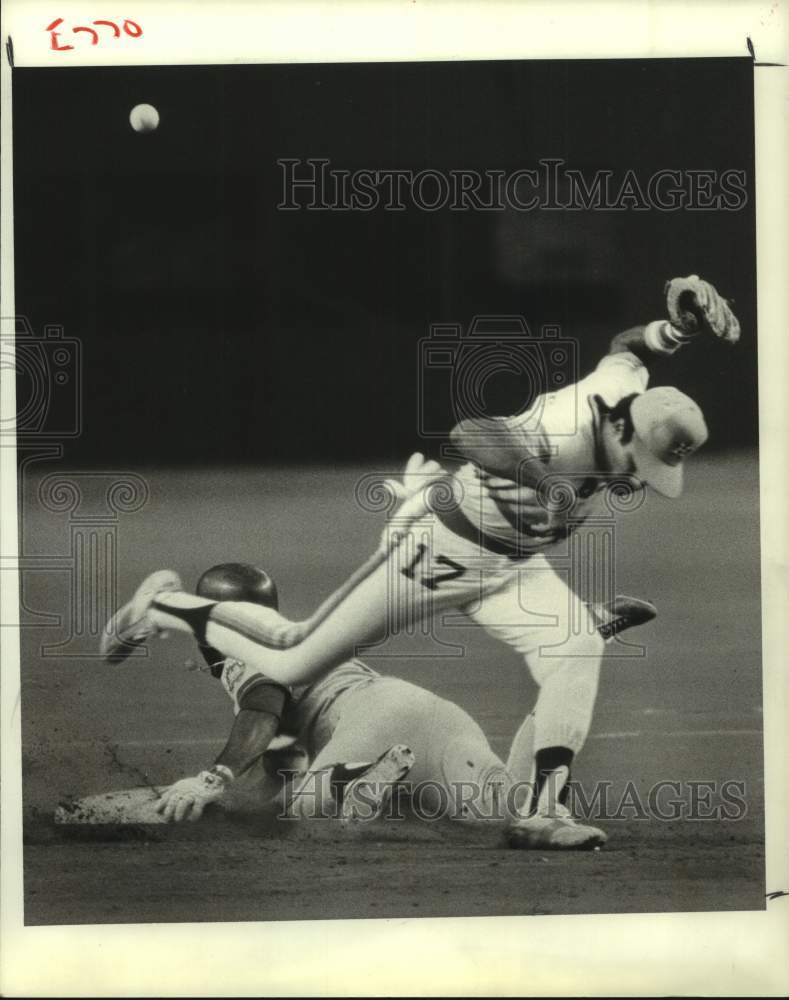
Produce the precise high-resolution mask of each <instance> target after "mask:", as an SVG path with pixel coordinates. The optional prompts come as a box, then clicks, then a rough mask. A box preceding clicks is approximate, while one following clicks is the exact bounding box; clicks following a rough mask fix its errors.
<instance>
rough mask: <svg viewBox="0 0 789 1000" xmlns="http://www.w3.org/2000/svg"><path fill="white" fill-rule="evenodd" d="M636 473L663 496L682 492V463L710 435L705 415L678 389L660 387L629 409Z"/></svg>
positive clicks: (652, 390)
mask: <svg viewBox="0 0 789 1000" xmlns="http://www.w3.org/2000/svg"><path fill="white" fill-rule="evenodd" d="M630 417H631V419H632V421H633V430H634V434H633V444H632V449H633V458H634V459H635V463H636V473H637V475H638V476H639V478H640V479H643V481H644V482H645V483H647V484H648V485H649V486H651V487H652V489H654V490H657V492H658V493H662V494H663V496H665V497H678V496H679V495H680V493H681V492H682V468H683V467H682V460H683V459H684V458H685V457H686V456H687V455H690V454H691V453H692V452H694V451H695V450H696V449H697V448H700V447H701V446H702V445H703V444H704V442H705V441H706V440H707V437H708V436H709V434H708V431H707V425H706V424H705V422H704V415H703V414H702V412H701V410H700V409H699V407H698V406H697V405H696V403H694V402H693V400H692V399H691V398H690V397H689V396H686V395H685V393H684V392H680V391H679V389H674V388H673V387H671V386H661V387H660V388H657V389H647V391H646V392H644V393H641V395H640V396H636V398H635V399H634V400H633V402H632V404H631V406H630Z"/></svg>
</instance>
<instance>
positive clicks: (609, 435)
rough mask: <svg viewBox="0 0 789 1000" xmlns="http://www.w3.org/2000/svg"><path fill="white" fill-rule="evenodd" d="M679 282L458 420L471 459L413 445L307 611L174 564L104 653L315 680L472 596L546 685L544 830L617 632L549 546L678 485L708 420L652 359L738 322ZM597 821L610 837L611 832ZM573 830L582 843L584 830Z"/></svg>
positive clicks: (457, 434) (118, 623)
mask: <svg viewBox="0 0 789 1000" xmlns="http://www.w3.org/2000/svg"><path fill="white" fill-rule="evenodd" d="M666 287H667V310H668V315H669V319H668V320H659V321H654V322H651V323H648V324H647V325H646V326H639V327H635V328H633V329H630V330H627V331H625V332H624V333H621V334H618V335H617V336H616V337H614V339H613V341H612V342H611V347H610V350H609V353H608V354H607V355H606V356H605V357H604V358H603V359H602V360H601V361H600V363H599V364H598V366H597V368H596V369H595V370H594V371H593V372H592V373H591V374H590V375H588V376H586V377H585V378H583V379H581V380H580V381H578V382H577V383H575V384H573V385H570V386H567V387H566V388H563V389H561V390H559V391H556V392H550V393H545V394H543V395H542V396H540V397H538V398H537V400H536V401H535V403H534V404H533V405H532V407H531V408H530V409H529V410H528V411H527V412H526V413H524V414H521V415H519V416H517V417H513V418H507V417H504V418H493V419H488V420H484V421H473V422H472V421H466V422H464V423H461V424H459V425H458V426H457V427H455V429H454V430H453V432H452V441H453V443H454V444H455V446H456V447H457V448H458V450H459V451H460V453H461V454H463V455H464V456H465V458H466V459H467V461H466V463H465V464H464V465H462V466H461V467H460V469H459V470H457V471H456V472H454V473H446V472H445V471H444V470H443V469H441V468H440V467H439V466H437V465H436V463H432V462H431V463H421V462H419V461H414V460H412V462H411V463H409V466H408V467H407V470H406V473H407V474H406V477H405V479H404V483H403V484H402V486H399V487H398V490H399V492H400V494H401V496H402V499H403V504H402V506H401V507H400V508H399V510H398V511H397V512H396V513H395V515H394V516H393V518H392V520H391V522H390V530H388V531H387V532H385V534H384V540H383V542H382V545H381V547H380V548H379V550H378V551H377V552H376V553H375V554H374V555H373V557H371V559H369V560H368V562H367V563H365V565H364V566H362V567H361V568H360V569H359V570H358V571H357V572H356V573H355V574H354V575H353V576H352V577H351V578H350V579H349V581H347V583H346V584H345V585H343V586H342V587H341V588H340V589H339V590H338V591H337V592H336V593H335V594H333V595H332V596H331V597H330V598H329V599H328V600H327V601H326V602H325V603H324V604H323V605H322V606H321V607H320V608H319V609H318V610H317V611H316V613H315V614H314V615H313V616H312V617H311V618H309V619H307V620H306V621H301V622H290V621H287V620H284V619H283V618H282V617H281V616H280V615H278V614H277V613H275V612H273V610H272V609H267V608H263V607H261V606H260V605H257V604H254V603H250V602H243V601H220V602H216V601H211V600H209V599H206V598H203V597H200V596H196V595H193V594H189V593H187V592H185V591H184V590H183V586H182V584H181V581H180V579H179V577H178V575H177V574H175V573H173V572H171V571H168V570H165V571H160V572H159V573H156V574H153V575H152V576H151V577H149V578H148V579H147V580H145V581H144V582H143V583H142V584H141V586H140V587H139V588H138V590H137V592H136V593H135V595H134V597H133V598H132V600H131V601H129V602H128V604H126V605H125V606H124V607H122V608H121V609H120V610H119V611H118V612H117V614H116V615H115V616H114V617H113V619H112V620H111V621H110V622H109V624H108V627H107V630H106V633H105V636H104V639H103V642H102V650H103V653H104V655H105V657H106V658H107V660H108V661H109V662H120V661H121V660H123V659H124V658H125V657H126V656H128V655H129V654H130V653H131V652H132V651H133V650H134V648H135V646H137V645H139V644H140V643H144V642H146V641H147V639H148V638H149V637H150V636H151V635H153V634H155V633H157V632H161V631H165V630H168V629H178V630H181V631H186V632H190V633H191V634H193V635H194V636H195V637H196V638H197V640H198V642H201V643H204V644H207V645H210V646H212V647H214V648H215V649H217V650H219V651H220V652H221V654H222V655H223V656H225V657H229V658H231V659H235V660H238V661H240V662H243V663H245V664H247V665H249V666H252V667H254V668H255V669H257V670H260V671H261V672H263V673H264V674H265V675H266V676H267V677H269V678H270V679H271V680H274V681H278V682H280V683H282V684H285V685H294V684H305V683H309V682H311V681H314V680H315V679H317V678H318V677H320V676H322V675H323V674H325V673H327V672H328V671H329V670H331V669H332V668H334V667H336V666H338V665H339V664H340V663H343V662H345V661H346V660H348V659H349V658H350V657H352V656H353V655H355V653H356V652H357V651H358V650H359V649H360V648H362V647H364V646H366V645H368V644H371V643H375V642H378V641H380V640H381V638H382V637H383V636H384V635H386V634H387V630H388V629H390V628H391V626H392V623H393V622H401V621H404V620H407V619H410V620H412V621H413V620H418V619H419V618H422V617H424V616H426V615H429V614H432V615H435V614H440V613H441V612H443V611H446V610H449V609H457V610H461V611H463V612H465V614H466V615H467V616H468V617H469V618H470V619H471V620H472V621H474V622H476V623H478V624H479V625H482V626H483V627H484V628H485V629H486V630H487V631H488V632H490V634H492V635H494V636H496V637H497V638H500V639H502V640H504V641H505V642H506V643H508V644H509V645H510V646H512V647H513V648H514V649H515V650H517V651H518V652H519V653H520V654H521V655H522V656H523V658H524V660H525V662H526V664H527V666H528V668H529V670H530V671H531V673H532V676H533V677H534V679H535V681H536V682H537V684H538V685H539V689H540V690H539V694H538V698H537V701H536V704H535V706H534V712H533V728H534V733H533V739H530V740H528V741H526V740H524V741H523V743H524V745H525V744H526V743H528V744H529V745H530V746H531V747H533V750H530V751H529V753H530V754H532V753H533V759H532V760H530V762H529V764H530V767H531V769H532V771H533V774H534V794H533V795H532V796H531V797H530V799H529V801H527V802H526V803H525V804H524V806H523V808H522V815H521V817H520V819H519V820H518V821H517V822H516V823H513V824H512V825H511V827H510V842H511V843H512V844H513V846H524V847H531V846H535V844H536V845H539V846H545V845H544V844H543V843H541V841H543V840H544V837H543V834H542V832H539V833H537V832H536V831H541V830H542V829H543V828H544V821H546V820H548V821H550V820H553V819H556V818H557V809H558V808H559V807H560V806H561V805H562V801H563V790H566V786H567V781H568V779H569V776H570V767H571V765H572V761H573V759H574V757H575V755H577V753H578V752H579V751H580V750H581V748H582V747H583V744H584V741H585V739H586V736H587V734H588V732H589V728H590V725H591V720H592V712H593V707H594V702H595V698H596V695H597V687H598V678H599V673H600V666H601V660H602V655H603V643H604V641H603V639H602V637H601V636H600V635H599V634H598V632H597V630H596V628H595V623H594V621H593V620H592V617H591V614H590V612H589V610H588V609H587V608H586V607H585V605H583V603H582V602H581V601H580V599H579V598H578V597H577V596H576V595H575V594H574V593H573V591H572V589H571V587H569V586H568V583H567V582H566V581H565V580H563V579H562V578H561V577H560V576H559V575H558V574H557V573H556V572H555V571H554V570H553V569H552V568H551V566H550V564H549V562H548V560H547V558H546V550H549V549H550V547H551V546H554V545H556V544H558V543H560V542H561V541H562V540H563V539H565V538H566V537H567V536H568V535H569V534H570V533H572V532H573V531H575V530H576V529H577V528H578V527H579V526H580V525H581V524H583V522H584V521H585V520H587V519H588V518H589V517H590V516H591V515H593V514H594V513H595V512H598V511H600V510H601V509H602V508H603V505H604V504H605V499H606V495H607V494H608V495H609V496H610V494H611V492H612V491H613V492H615V493H621V491H622V490H631V491H632V490H643V489H644V488H645V487H646V486H649V487H651V488H652V489H654V490H655V491H657V492H658V493H661V494H663V495H664V496H667V497H677V496H679V494H680V493H681V490H682V476H683V464H684V460H685V459H686V458H687V456H688V455H690V454H691V453H692V452H694V451H695V450H696V449H697V448H699V447H700V446H701V445H702V444H703V443H704V442H705V440H706V439H707V428H706V425H705V422H704V418H703V415H702V413H701V411H700V409H699V407H698V406H697V405H696V404H695V403H694V402H693V401H692V400H691V399H690V398H689V397H688V396H686V395H684V394H683V393H681V392H679V391H678V390H677V389H674V388H656V389H648V388H647V384H648V379H649V371H648V368H649V366H650V365H651V364H652V363H653V362H654V361H656V360H658V359H660V358H665V357H670V356H672V355H674V354H675V353H676V352H677V351H678V350H680V349H681V348H682V346H683V345H684V344H685V343H687V341H688V340H690V339H691V338H693V337H695V336H697V335H700V334H705V333H706V334H709V335H714V336H716V337H719V338H721V339H723V340H725V341H728V342H729V343H735V342H736V341H737V340H738V339H739V334H740V330H739V324H738V322H737V319H736V317H735V316H734V314H733V312H732V311H731V309H730V307H729V304H728V303H727V302H726V301H725V300H724V299H723V298H722V297H721V296H720V295H719V294H718V293H717V291H716V290H715V289H714V288H713V286H712V285H710V284H709V283H708V282H706V281H703V280H701V279H700V278H698V277H697V276H695V275H691V276H690V277H688V278H677V279H673V280H672V281H671V282H669V283H668V285H667V286H666ZM428 482H429V484H430V485H428V486H425V483H428ZM417 484H418V485H417ZM527 724H528V727H529V728H531V726H532V721H529V720H527ZM525 725H526V724H525ZM548 792H549V794H548ZM561 818H562V819H565V817H561ZM567 822H568V823H571V822H572V820H571V819H570V818H567ZM590 829H593V828H590ZM589 836H590V837H593V838H594V839H595V841H597V839H598V832H597V831H594V832H593V833H590V834H589ZM548 837H550V834H548ZM572 846H585V845H584V843H583V836H580V837H579V839H578V842H577V843H574V844H573V845H572Z"/></svg>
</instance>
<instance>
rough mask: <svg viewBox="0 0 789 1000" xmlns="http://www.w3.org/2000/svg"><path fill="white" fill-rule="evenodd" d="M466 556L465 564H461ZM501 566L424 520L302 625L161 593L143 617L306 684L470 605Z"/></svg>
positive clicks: (264, 612)
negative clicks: (391, 637)
mask: <svg viewBox="0 0 789 1000" xmlns="http://www.w3.org/2000/svg"><path fill="white" fill-rule="evenodd" d="M447 553H451V555H449V554H447ZM466 556H468V560H467V561H468V565H466V564H465V563H464V562H462V561H461V560H462V559H463V558H465V557H466ZM505 562H506V560H505V559H504V557H494V558H493V560H492V564H491V565H481V563H480V558H479V550H478V547H475V546H474V545H473V544H472V543H469V542H467V541H466V540H464V539H460V538H457V537H456V536H454V535H452V533H451V532H448V531H447V530H446V529H445V528H443V526H442V525H441V524H440V523H437V522H435V520H434V519H433V518H432V517H430V516H427V517H424V518H422V519H420V520H418V521H416V522H415V523H414V524H412V525H409V527H408V529H407V530H405V531H403V532H402V533H401V534H400V535H399V536H397V541H396V543H393V544H392V546H391V547H390V548H389V549H388V550H383V549H382V550H379V551H378V552H377V553H375V554H374V556H372V557H371V558H370V559H369V560H368V561H367V562H366V563H365V564H364V565H363V566H362V567H360V569H359V570H357V572H356V573H354V574H353V576H352V577H351V578H350V579H349V580H348V581H346V583H345V584H343V586H342V587H340V588H339V590H338V591H336V592H335V593H334V594H333V595H331V597H329V599H328V600H327V601H325V602H324V604H323V605H321V607H320V608H319V609H318V611H317V612H316V613H315V614H314V615H313V616H312V617H311V618H309V619H307V620H306V621H302V622H293V621H288V620H287V619H286V618H284V617H283V616H281V615H279V614H278V613H277V612H276V611H274V610H273V609H271V608H265V607H261V606H260V605H258V604H253V603H247V602H243V601H221V602H218V603H217V602H209V601H206V600H205V599H203V598H195V597H192V596H191V595H188V594H183V593H161V594H159V595H158V596H157V599H156V600H155V601H153V602H152V603H151V605H150V608H149V611H148V615H149V617H150V619H151V620H152V621H153V622H154V624H155V625H156V626H157V628H159V629H167V628H173V629H178V630H180V631H187V632H191V633H192V634H193V635H194V636H195V637H196V638H197V640H198V642H200V643H202V644H204V645H208V646H211V647H213V648H214V649H216V650H218V651H219V652H220V653H221V654H222V655H223V656H226V657H230V658H232V659H237V660H240V661H241V662H244V663H246V664H248V665H249V666H250V667H253V668H255V669H257V670H260V671H262V672H264V673H265V674H266V675H267V676H269V677H270V678H271V679H272V680H276V681H279V682H280V683H283V684H303V683H307V682H310V681H313V680H315V679H317V678H318V677H320V676H321V675H322V674H325V673H326V672H327V671H329V670H331V669H332V668H333V667H335V666H337V665H338V664H339V663H341V662H343V661H344V660H346V659H349V658H350V657H351V656H353V655H354V654H355V653H356V652H357V651H358V650H359V648H360V647H364V646H368V645H371V644H373V643H377V642H379V641H380V640H381V639H383V638H385V637H386V635H387V634H388V630H391V629H393V628H394V629H397V628H399V627H400V626H401V625H403V624H404V623H408V624H413V623H416V622H418V621H420V620H422V619H423V618H426V617H428V616H430V615H432V614H435V613H436V612H437V611H441V610H446V609H448V608H456V607H463V606H464V605H467V604H468V603H469V602H473V601H474V600H475V599H477V598H479V596H480V593H481V591H482V589H483V588H492V587H495V586H496V585H498V584H499V580H498V578H497V575H496V574H497V573H498V572H499V571H500V570H501V567H502V565H503V563H505Z"/></svg>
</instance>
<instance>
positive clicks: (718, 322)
mask: <svg viewBox="0 0 789 1000" xmlns="http://www.w3.org/2000/svg"><path fill="white" fill-rule="evenodd" d="M665 292H666V306H667V308H668V315H669V319H670V321H671V325H672V326H673V327H674V329H675V330H676V331H677V332H678V333H680V334H682V335H683V336H684V337H685V338H690V337H694V336H696V334H698V333H710V334H712V335H713V336H714V337H718V338H719V339H720V340H725V341H726V343H728V344H736V343H737V341H738V340H739V339H740V324H739V321H738V320H737V317H736V316H735V315H734V313H733V312H732V311H731V307H730V306H729V303H728V302H727V301H726V299H724V298H723V296H722V295H719V294H718V292H717V291H716V290H715V289H714V288H713V286H712V285H711V284H710V283H709V282H708V281H703V280H702V279H701V278H700V277H699V276H698V275H697V274H690V275H688V277H687V278H672V279H671V281H668V282H666V288H665Z"/></svg>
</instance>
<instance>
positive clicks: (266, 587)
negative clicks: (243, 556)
mask: <svg viewBox="0 0 789 1000" xmlns="http://www.w3.org/2000/svg"><path fill="white" fill-rule="evenodd" d="M197 594H198V596H199V597H207V598H209V600H212V601H250V602H252V603H253V604H262V605H263V606H264V607H266V608H274V610H275V611H276V610H277V609H278V608H279V598H278V596H277V585H276V583H274V581H273V580H272V579H271V577H270V576H269V575H268V573H265V572H264V571H263V570H262V569H258V568H257V566H250V565H249V563H221V564H220V565H219V566H212V567H211V569H207V570H206V571H205V573H203V575H202V576H201V577H200V579H199V580H198V581H197Z"/></svg>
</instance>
